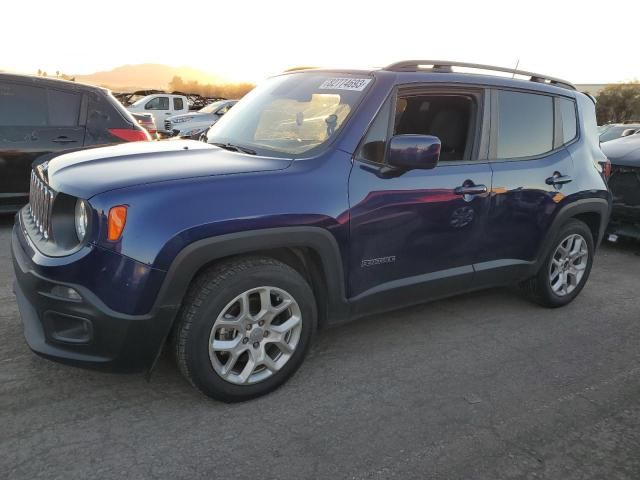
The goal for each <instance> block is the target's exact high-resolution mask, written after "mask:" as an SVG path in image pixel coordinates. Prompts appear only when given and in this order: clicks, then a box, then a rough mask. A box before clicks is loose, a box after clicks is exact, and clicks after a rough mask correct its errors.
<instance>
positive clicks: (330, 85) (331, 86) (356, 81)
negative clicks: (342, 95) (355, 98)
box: [319, 78, 371, 92]
mask: <svg viewBox="0 0 640 480" xmlns="http://www.w3.org/2000/svg"><path fill="white" fill-rule="evenodd" d="M370 81H371V79H370V78H327V79H326V80H325V81H324V82H322V85H320V87H319V88H320V90H354V91H356V92H361V91H362V90H364V89H365V88H366V86H367V85H368V84H369V82H370Z"/></svg>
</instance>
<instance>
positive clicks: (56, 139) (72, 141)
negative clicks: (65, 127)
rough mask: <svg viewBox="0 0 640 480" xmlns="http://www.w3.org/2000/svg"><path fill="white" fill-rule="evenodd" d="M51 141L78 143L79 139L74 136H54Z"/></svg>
mask: <svg viewBox="0 0 640 480" xmlns="http://www.w3.org/2000/svg"><path fill="white" fill-rule="evenodd" d="M51 141H52V142H54V143H76V142H77V140H74V139H73V138H69V137H58V138H54V139H53V140H51Z"/></svg>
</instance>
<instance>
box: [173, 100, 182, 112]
mask: <svg viewBox="0 0 640 480" xmlns="http://www.w3.org/2000/svg"><path fill="white" fill-rule="evenodd" d="M183 108H184V102H183V101H182V99H181V98H177V97H176V98H174V99H173V109H174V110H182V109H183Z"/></svg>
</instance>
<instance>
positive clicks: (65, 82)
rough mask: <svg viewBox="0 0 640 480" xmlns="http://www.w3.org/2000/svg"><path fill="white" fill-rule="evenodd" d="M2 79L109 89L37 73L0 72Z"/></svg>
mask: <svg viewBox="0 0 640 480" xmlns="http://www.w3.org/2000/svg"><path fill="white" fill-rule="evenodd" d="M0 81H9V82H11V81H12V82H18V83H30V84H33V85H40V86H48V87H53V88H61V89H70V90H78V89H84V90H93V91H96V90H98V91H102V92H108V89H106V88H103V87H96V86H95V85H87V84H86V83H78V82H73V81H70V80H62V79H60V78H51V77H39V76H36V75H23V74H18V73H0Z"/></svg>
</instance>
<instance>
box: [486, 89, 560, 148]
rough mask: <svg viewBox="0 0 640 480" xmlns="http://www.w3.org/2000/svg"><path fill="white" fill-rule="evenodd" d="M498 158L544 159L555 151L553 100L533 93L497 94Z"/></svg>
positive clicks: (504, 92)
mask: <svg viewBox="0 0 640 480" xmlns="http://www.w3.org/2000/svg"><path fill="white" fill-rule="evenodd" d="M496 94H497V117H498V129H497V141H496V158H498V159H509V158H523V157H532V156H537V155H542V154H544V153H547V152H549V151H551V150H552V149H553V99H552V98H551V97H550V96H547V95H536V94H533V93H520V92H509V91H505V90H498V91H496Z"/></svg>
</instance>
